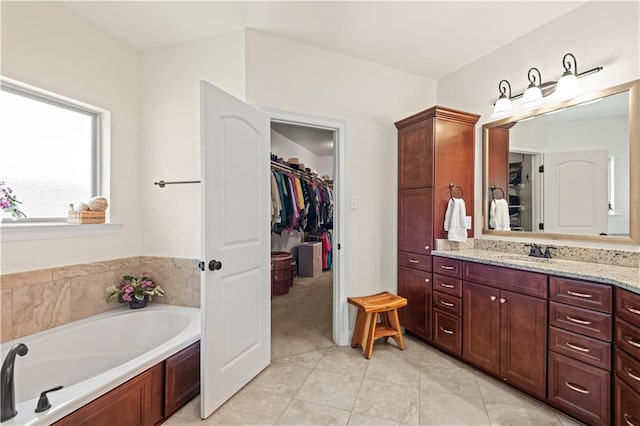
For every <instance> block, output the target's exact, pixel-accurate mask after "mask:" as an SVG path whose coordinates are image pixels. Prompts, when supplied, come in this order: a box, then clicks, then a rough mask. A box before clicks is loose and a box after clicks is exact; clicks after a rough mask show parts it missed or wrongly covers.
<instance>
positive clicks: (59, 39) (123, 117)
mask: <svg viewBox="0 0 640 426" xmlns="http://www.w3.org/2000/svg"><path fill="white" fill-rule="evenodd" d="M1 7H2V30H1V31H2V47H1V64H0V65H1V66H2V69H1V73H2V75H4V76H7V77H10V78H12V79H15V80H19V81H22V82H25V83H28V84H30V85H33V86H36V87H40V88H42V89H46V90H49V91H52V92H56V93H59V94H61V95H64V96H67V97H70V98H74V99H77V100H80V101H82V102H86V103H89V104H91V105H95V106H97V107H101V108H104V109H107V110H110V111H111V146H110V151H111V156H110V159H107V160H108V161H109V160H110V167H109V169H108V173H109V174H110V175H111V179H110V194H109V197H110V199H109V201H110V207H109V213H110V216H111V221H112V222H114V223H121V224H123V225H124V226H123V228H122V232H121V233H120V234H119V235H117V236H113V237H97V238H72V239H57V240H33V241H15V242H3V243H2V262H1V270H2V273H3V274H6V273H12V272H22V271H27V270H34V269H41V268H48V267H53V266H61V265H71V264H77V263H85V262H92V261H98V260H105V259H114V258H120V257H128V256H137V255H140V238H141V233H140V223H141V216H142V213H143V210H144V206H143V205H141V203H140V193H139V186H138V184H137V182H138V181H139V179H140V175H141V172H140V168H141V166H143V165H144V164H143V163H141V162H140V156H139V142H138V141H139V107H140V100H139V99H140V98H139V79H140V58H139V54H138V52H137V51H136V50H134V49H132V48H130V47H128V46H127V45H125V44H124V43H122V42H120V41H119V40H116V39H114V38H112V37H110V36H108V35H106V34H105V33H104V32H102V31H100V30H98V29H96V28H95V27H93V26H91V25H90V24H88V23H86V22H85V21H83V20H81V19H79V18H77V17H76V16H75V15H73V14H72V13H70V12H68V11H67V10H65V9H64V8H62V7H60V6H57V5H55V4H53V3H47V2H37V3H36V2H2V4H1ZM4 142H5V141H3V143H4Z"/></svg>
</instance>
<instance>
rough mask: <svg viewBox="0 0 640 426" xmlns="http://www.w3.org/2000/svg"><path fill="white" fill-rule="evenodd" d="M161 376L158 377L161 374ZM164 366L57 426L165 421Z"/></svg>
mask: <svg viewBox="0 0 640 426" xmlns="http://www.w3.org/2000/svg"><path fill="white" fill-rule="evenodd" d="M158 372H159V374H156V373H158ZM157 377H160V378H161V377H162V363H161V364H158V365H156V366H155V367H152V368H151V369H149V370H147V371H145V372H144V373H141V374H139V375H138V376H136V377H134V378H133V379H131V380H129V381H128V382H126V383H124V384H122V385H120V386H118V387H117V388H115V389H113V390H112V391H110V392H108V393H106V394H105V395H103V396H101V397H100V398H98V399H96V400H94V401H92V402H90V403H89V404H87V405H85V406H84V407H82V408H80V409H78V410H77V411H75V412H73V413H71V414H69V415H68V416H67V417H64V418H63V419H61V420H59V421H57V422H56V423H55V426H113V425H118V426H152V425H155V424H157V423H158V422H160V420H162V398H161V397H159V398H157V400H154V399H153V397H154V395H160V392H157V391H156V390H155V388H156V387H158V386H159V387H160V389H162V380H157Z"/></svg>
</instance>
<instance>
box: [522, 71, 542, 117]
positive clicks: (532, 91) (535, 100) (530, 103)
mask: <svg viewBox="0 0 640 426" xmlns="http://www.w3.org/2000/svg"><path fill="white" fill-rule="evenodd" d="M536 73H537V74H538V76H537V78H536ZM527 78H528V79H529V87H527V90H525V91H524V95H522V103H521V104H520V107H521V108H526V109H530V108H534V107H536V106H538V105H540V104H541V103H542V90H540V85H541V84H542V75H541V74H540V70H539V69H538V68H535V67H534V68H531V69H530V70H529V72H528V73H527ZM536 81H537V84H536Z"/></svg>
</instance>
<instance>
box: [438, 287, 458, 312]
mask: <svg viewBox="0 0 640 426" xmlns="http://www.w3.org/2000/svg"><path fill="white" fill-rule="evenodd" d="M433 308H434V309H440V310H442V311H445V312H449V313H450V314H453V315H457V316H461V315H462V299H460V298H458V297H455V296H451V295H450V294H446V293H440V292H439V291H434V292H433Z"/></svg>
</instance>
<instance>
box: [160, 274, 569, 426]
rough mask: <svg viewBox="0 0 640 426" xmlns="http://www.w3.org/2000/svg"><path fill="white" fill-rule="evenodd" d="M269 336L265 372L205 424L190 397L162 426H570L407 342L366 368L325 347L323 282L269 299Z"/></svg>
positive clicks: (327, 304)
mask: <svg viewBox="0 0 640 426" xmlns="http://www.w3.org/2000/svg"><path fill="white" fill-rule="evenodd" d="M310 296H313V297H310ZM299 324H305V327H304V328H301V327H300V326H299ZM272 328H273V330H272V363H271V365H270V366H269V367H267V368H266V369H265V370H264V371H263V372H262V373H261V374H260V375H258V376H257V377H256V378H255V379H253V380H252V381H251V382H250V383H249V384H247V385H246V386H245V387H244V388H243V389H242V390H240V391H239V392H238V393H237V394H236V395H234V397H233V398H231V399H230V400H229V401H228V402H227V403H226V404H224V405H223V406H222V407H220V408H219V409H218V410H217V411H216V412H215V413H213V414H212V415H211V416H210V417H209V418H208V419H206V420H201V419H200V418H199V410H200V400H199V398H195V399H194V400H193V401H191V402H190V403H189V404H187V405H186V406H185V407H184V408H183V409H182V410H180V411H179V412H178V413H177V414H176V415H174V416H173V417H171V418H170V419H169V420H168V421H167V422H165V423H164V424H165V425H168V426H178V425H275V424H278V425H505V426H507V425H518V426H521V425H536V426H540V425H557V426H564V425H576V424H578V423H576V422H574V421H573V420H571V419H570V418H568V417H565V416H564V415H562V414H560V413H557V412H556V411H554V410H552V409H550V408H548V407H546V406H545V405H543V404H541V403H539V402H537V401H536V400H534V399H532V398H529V397H528V396H526V395H524V394H523V393H520V392H518V391H516V390H514V389H512V388H510V387H508V386H506V385H504V384H503V383H501V382H500V381H498V380H496V379H494V378H492V377H489V376H487V375H485V374H483V373H481V372H480V371H478V370H476V369H474V368H472V367H469V366H467V365H465V364H463V363H461V362H459V361H457V360H455V359H454V358H452V357H450V356H448V355H445V354H443V353H442V352H440V351H438V350H436V349H434V348H432V347H430V346H428V345H426V344H424V343H422V342H420V341H419V340H417V339H414V338H412V337H411V336H407V337H406V350H404V351H401V350H399V349H398V348H396V347H395V346H393V344H392V343H385V342H383V341H380V342H377V343H376V344H375V346H374V351H373V357H372V358H371V359H370V360H367V359H366V358H364V356H363V355H362V350H361V349H360V348H356V349H352V348H351V347H349V346H346V347H338V346H335V345H334V344H333V343H332V342H331V276H330V275H329V274H323V275H322V276H321V277H319V278H318V279H298V280H296V283H295V285H294V286H293V287H292V288H291V291H290V292H289V294H287V295H283V296H278V297H274V299H273V302H272ZM390 342H391V340H390Z"/></svg>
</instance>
